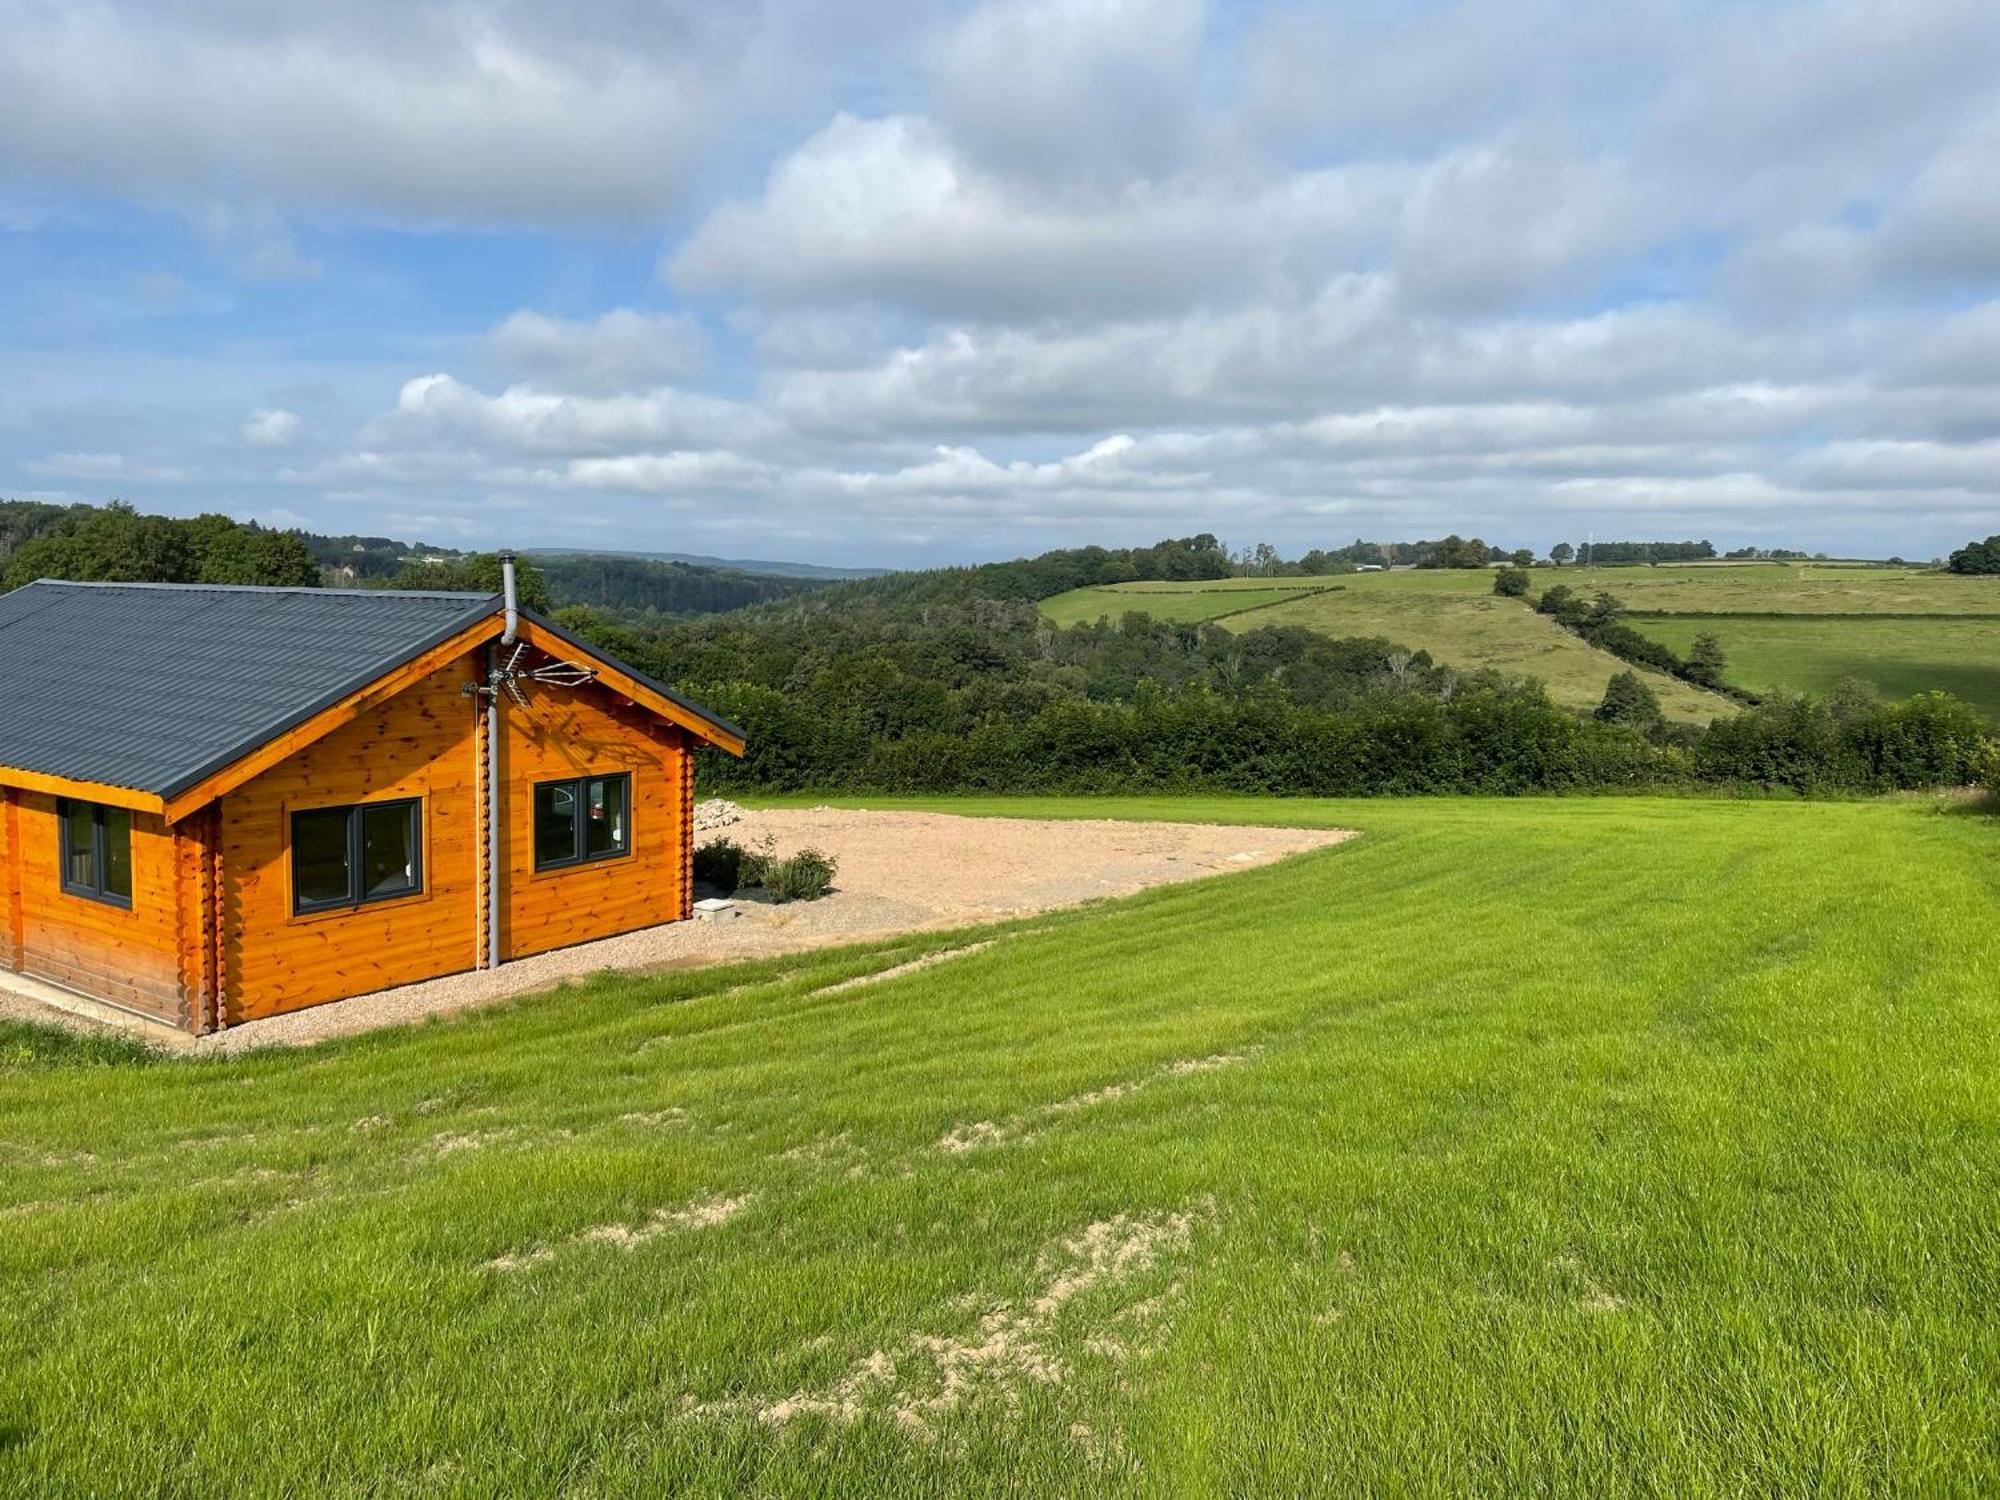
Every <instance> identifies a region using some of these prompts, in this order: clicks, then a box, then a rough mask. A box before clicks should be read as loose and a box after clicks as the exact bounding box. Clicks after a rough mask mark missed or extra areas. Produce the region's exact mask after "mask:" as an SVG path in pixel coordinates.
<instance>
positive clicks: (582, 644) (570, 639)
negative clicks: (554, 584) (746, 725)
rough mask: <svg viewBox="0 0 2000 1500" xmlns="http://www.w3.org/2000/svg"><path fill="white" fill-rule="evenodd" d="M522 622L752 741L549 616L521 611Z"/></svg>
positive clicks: (732, 734) (735, 736) (717, 716)
mask: <svg viewBox="0 0 2000 1500" xmlns="http://www.w3.org/2000/svg"><path fill="white" fill-rule="evenodd" d="M521 618H522V619H524V620H533V621H534V622H535V623H536V624H537V625H539V626H540V627H541V628H542V629H544V630H546V631H547V632H548V633H549V634H550V635H552V636H555V637H556V638H557V639H558V640H560V641H563V642H564V643H565V644H567V645H571V646H574V647H576V649H577V650H579V651H581V652H583V653H584V655H586V656H594V657H597V658H598V659H599V660H601V661H606V662H609V663H610V664H611V665H612V666H614V667H616V668H617V669H618V670H619V671H621V672H623V673H625V674H626V675H627V676H629V677H631V678H632V679H633V680H634V681H636V682H638V683H639V684H640V685H641V686H643V687H646V688H650V689H651V690H652V691H653V692H656V693H658V694H659V695H660V696H661V697H662V698H665V699H666V700H667V701H668V702H669V703H674V704H678V705H679V706H680V707H682V708H684V709H686V710H687V711H688V712H689V713H691V714H693V715H694V716H695V717H696V718H697V719H700V720H701V721H702V722H703V723H704V724H712V725H714V726H715V727H716V728H717V729H719V730H721V731H722V732H723V733H724V734H726V735H729V736H730V737H731V738H733V739H738V740H742V739H748V738H749V736H748V735H746V734H744V732H743V731H742V730H741V729H740V728H738V727H737V726H736V725H734V724H732V723H730V722H729V720H727V719H725V718H723V717H722V716H721V715H720V714H718V713H715V712H713V711H712V710H710V709H706V708H703V707H702V706H701V705H700V704H699V703H696V702H695V701H694V700H693V699H692V698H688V697H686V696H684V695H682V694H680V693H677V692H675V691H674V690H673V689H672V688H670V687H668V686H667V685H666V684H665V683H664V682H659V681H656V680H655V679H653V678H651V677H648V676H647V675H646V674H645V673H644V672H641V671H640V670H639V669H638V668H637V667H635V666H633V665H632V664H631V663H630V662H627V661H620V660H619V659H618V658H617V657H615V656H613V655H612V654H611V653H610V652H609V651H605V650H602V649H601V648H599V647H597V646H593V645H591V644H590V642H588V641H586V640H583V639H582V638H581V637H579V636H577V635H575V634H573V633H571V632H570V631H567V630H565V629H563V628H562V626H560V625H558V624H556V623H555V622H554V621H553V620H550V619H548V618H547V617H546V616H543V615H538V614H536V613H535V612H534V611H533V610H531V609H524V610H522V611H521Z"/></svg>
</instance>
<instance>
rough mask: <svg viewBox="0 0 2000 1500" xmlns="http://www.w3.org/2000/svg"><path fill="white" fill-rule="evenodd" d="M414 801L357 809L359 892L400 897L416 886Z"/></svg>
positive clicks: (366, 895) (365, 898)
mask: <svg viewBox="0 0 2000 1500" xmlns="http://www.w3.org/2000/svg"><path fill="white" fill-rule="evenodd" d="M417 838H418V835H417V809H416V805H415V804H414V803H409V802H398V803H393V804H391V805H389V806H387V807H364V808H362V809H361V895H362V899H363V900H367V899H369V898H371V897H375V896H400V895H402V894H403V893H404V892H406V891H414V890H415V889H416V888H417Z"/></svg>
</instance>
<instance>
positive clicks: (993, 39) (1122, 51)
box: [934, 0, 1208, 181]
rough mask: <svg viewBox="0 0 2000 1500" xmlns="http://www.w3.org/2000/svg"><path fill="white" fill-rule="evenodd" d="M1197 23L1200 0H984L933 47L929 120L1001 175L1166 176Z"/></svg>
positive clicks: (1179, 143)
mask: <svg viewBox="0 0 2000 1500" xmlns="http://www.w3.org/2000/svg"><path fill="white" fill-rule="evenodd" d="M1207 19H1208V18H1207V7H1206V5H1205V4H1203V3H1202V0H994V3H989V4H986V5H981V6H978V7H976V8H975V9H974V10H973V11H972V12H971V13H970V14H969V15H967V16H966V17H965V18H964V20H962V21H961V22H960V23H959V24H958V25H957V26H956V27H955V28H954V30H953V31H952V33H951V34H950V36H949V37H948V38H947V39H946V40H945V42H944V43H943V44H942V46H941V47H940V48H939V49H938V54H937V57H936V61H935V66H934V71H935V90H936V107H937V112H938V115H939V117H940V118H941V119H942V121H943V122H944V123H945V125H946V127H947V128H948V129H950V130H951V131H952V133H953V134H954V135H955V136H956V137H957V138H959V139H960V140H963V141H965V142H967V143H968V144H969V145H970V147H971V149H972V150H973V152H974V153H975V154H976V155H978V156H979V158H980V159H982V160H983V161H985V162H988V163H990V164H992V165H993V166H996V167H998V168H1000V169H1001V170H1003V171H1008V172H1019V173H1024V174H1027V175H1030V176H1033V177H1037V178H1043V179H1049V180H1055V181H1071V180H1076V179H1089V178H1092V177H1099V178H1109V179H1111V180H1122V179H1123V178H1125V177H1126V176H1128V175H1131V174H1138V175H1141V176H1147V177H1155V176H1160V175H1163V174H1167V173H1170V172H1172V171H1173V170H1175V168H1176V167H1178V166H1179V165H1180V163H1181V160H1182V158H1183V156H1184V154H1185V153H1186V151H1187V150H1188V148H1189V144H1190V141H1189V137H1190V134H1191V132H1192V129H1193V123H1194V122H1193V116H1192V114H1191V112H1190V111H1189V109H1188V107H1187V96H1188V94H1189V92H1190V91H1191V89H1192V88H1193V85H1194V81H1195V77H1196V74H1197V72H1198V69H1199V66H1200V62H1201V42H1202V37H1203V33H1204V30H1205V28H1206V24H1207Z"/></svg>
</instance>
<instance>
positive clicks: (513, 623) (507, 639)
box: [500, 552, 521, 646]
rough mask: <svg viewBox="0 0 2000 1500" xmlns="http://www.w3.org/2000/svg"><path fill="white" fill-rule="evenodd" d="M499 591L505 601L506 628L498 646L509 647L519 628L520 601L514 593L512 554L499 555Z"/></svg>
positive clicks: (503, 553)
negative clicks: (504, 597)
mask: <svg viewBox="0 0 2000 1500" xmlns="http://www.w3.org/2000/svg"><path fill="white" fill-rule="evenodd" d="M500 591H501V593H502V594H503V595H505V596H506V601H507V628H506V629H505V630H504V631H502V632H501V634H500V644H501V645H503V646H511V645H513V644H514V637H515V635H516V634H518V633H519V631H520V628H521V601H520V596H519V595H518V594H517V593H516V592H515V591H514V554H513V553H511V552H502V553H501V554H500Z"/></svg>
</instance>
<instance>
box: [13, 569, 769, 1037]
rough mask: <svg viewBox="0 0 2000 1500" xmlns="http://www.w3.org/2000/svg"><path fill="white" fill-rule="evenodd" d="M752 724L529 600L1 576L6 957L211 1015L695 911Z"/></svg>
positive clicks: (316, 999) (515, 954)
mask: <svg viewBox="0 0 2000 1500" xmlns="http://www.w3.org/2000/svg"><path fill="white" fill-rule="evenodd" d="M702 744H709V745H716V746H720V747H721V748H722V749H723V750H725V751H728V752H729V753H731V754H741V753H742V750H743V736H742V734H741V733H740V731H738V730H737V729H736V728H735V727H734V726H732V725H731V724H729V723H728V722H727V721H726V720H723V719H720V718H718V717H716V716H715V715H714V714H711V713H709V712H708V711H707V710H705V709H703V708H701V707H700V706H699V705H697V704H694V703H691V702H689V701H688V700H687V699H685V698H683V697H681V696H679V695H678V694H676V693H674V692H673V691H672V690H671V689H669V688H667V687H665V686H663V685H662V684H660V683H657V682H654V681H651V680H650V679H648V678H646V677H644V676H642V675H641V674H640V673H638V672H636V671H634V670H633V669H632V668H630V667H628V666H625V665H623V664H621V663H619V662H617V661H615V660H613V659H612V658H610V657H608V656H606V655H604V654H603V653H601V652H598V651H596V650H594V649H593V648H591V647H589V646H587V645H585V644H584V643H583V642H581V641H579V640H578V639H576V638H575V637H574V636H572V635H570V634H568V633H567V632H565V631H563V630H561V629H560V628H558V627H557V626H556V625H554V624H552V623H551V622H550V621H548V620H545V619H543V618H541V617H539V616H537V615H534V614H531V613H529V612H527V611H524V610H522V611H517V610H515V609H513V608H512V607H511V606H510V602H509V600H508V598H506V597H503V596H497V595H493V596H489V595H483V594H457V593H452V594H447V593H401V592H393V591H387V590H353V591H350V590H339V589H260V588H224V587H209V586H205V585H169V584H77V583H54V582H46V581H44V582H41V583H35V584H30V585H29V586H28V587H26V588H22V589H17V590H15V591H14V592H13V593H11V594H6V595H0V968H6V969H12V970H14V971H16V972H18V973H21V974H24V975H29V976H32V977H34V978H36V979H39V980H43V981H46V982H50V983H53V984H56V985H59V986H62V987H64V988H66V989H68V990H72V991H75V992H78V993H80V994H82V995H85V996H88V997H90V998H92V999H95V1000H98V1001H103V1002H109V1003H110V1004H113V1005H116V1006H119V1007H123V1008H125V1009H127V1010H131V1011H136V1012H139V1013H141V1014H143V1015H145V1016H148V1017H151V1018H154V1019H157V1020H162V1021H165V1022H167V1023H169V1024H171V1025H174V1026H178V1027H180V1028H182V1029H184V1030H187V1031H193V1032H203V1031H211V1030H214V1029H216V1028H218V1027H222V1026H227V1025H231V1024H234V1023H236V1022H239V1021H245V1020H250V1019H253V1018H256V1017H260V1016H269V1015H275V1014H277V1013H279V1012H282V1011H289V1010H297V1009H299V1008H301V1007H303V1006H308V1005H317V1004H320V1003H322V1002H324V1001H329V1000H339V999H343V998H345V997H348V996H351V995H358V994H362V993H365V992H367V991H371V990H378V989H382V988H385V987H387V986H391V985H399V984H408V983H412V982H414V981H416V980H420V979H430V978H435V977H437V976H439V975H444V974H451V973H455V972H458V971H461V970H466V969H474V968H485V967H489V966H491V965H494V964H498V963H502V962H505V961H507V960H509V959H515V958H521V957H524V956H526V955H528V954H532V953H540V952H543V951H545V950H547V949H551V948H559V947H564V946H567V945H569V944H572V943H580V942H584V941H587V940H589V939H593V938H602V937H608V936H611V935H612V934H614V933H620V932H629V931H632V930H634V929H636V928H641V927H648V926H652V925H654V924H655V923H659V922H663V921H670V920H675V919H678V918H683V917H686V916H688V915H689V914H690V910H691V904H692V897H693V879H692V859H693V828H694V819H693V799H694V764H693V752H694V750H695V748H696V747H697V746H698V745H702Z"/></svg>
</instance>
